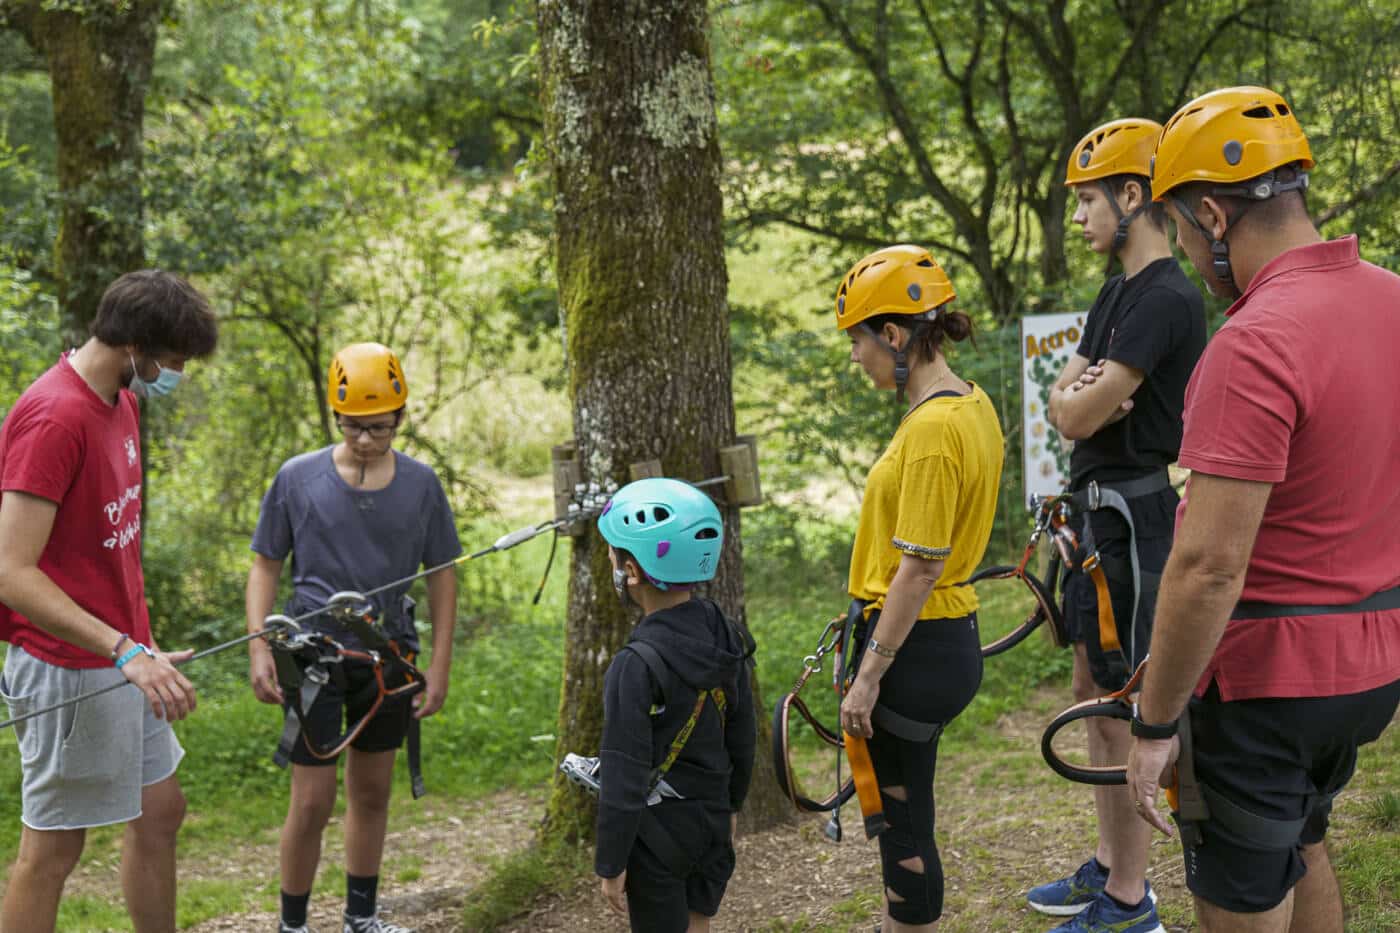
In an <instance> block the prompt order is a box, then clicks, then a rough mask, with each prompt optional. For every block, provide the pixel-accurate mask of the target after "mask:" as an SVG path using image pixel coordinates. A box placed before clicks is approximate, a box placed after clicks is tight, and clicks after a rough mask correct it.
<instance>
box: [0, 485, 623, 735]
mask: <svg viewBox="0 0 1400 933" xmlns="http://www.w3.org/2000/svg"><path fill="white" fill-rule="evenodd" d="M614 491H615V488H614V486H613V485H612V484H611V483H609V484H607V485H606V486H601V487H600V486H599V485H598V484H596V483H590V484H588V485H587V486H585V485H583V484H579V485H578V486H576V487H575V490H574V501H572V502H570V503H569V506H568V511H567V513H566V514H565V515H564V516H563V517H561V518H556V519H553V520H551V521H547V522H540V523H539V524H536V525H526V526H524V527H523V528H517V529H516V530H515V531H511V532H508V533H507V534H504V535H501V537H499V538H497V539H496V541H495V543H494V544H492V545H491V546H490V547H486V548H482V549H481V550H479V551H475V552H473V553H470V554H463V555H461V556H460V557H455V558H453V559H452V560H449V561H444V562H443V563H440V564H438V565H436V566H433V567H429V568H427V569H426V570H420V571H418V572H417V573H412V574H409V575H408V576H406V577H402V578H400V579H398V580H393V581H390V582H389V583H385V584H383V585H381V586H377V587H375V588H373V589H370V590H366V591H364V592H363V593H354V594H350V595H354V596H356V597H358V598H359V599H360V600H361V601H362V602H364V603H367V602H368V600H369V598H370V597H372V596H377V595H378V594H380V593H383V592H385V591H388V590H392V589H395V588H399V587H406V586H408V585H409V584H411V583H413V582H414V581H416V580H421V579H423V578H424V577H428V576H431V575H432V574H435V573H437V572H439V571H441V570H446V569H448V568H450V567H456V566H457V565H458V564H465V563H466V562H468V561H472V560H476V559H478V558H481V557H485V556H486V555H488V554H494V553H496V552H497V551H505V550H509V549H510V548H513V547H515V546H516V545H519V544H524V543H525V542H526V541H529V540H531V539H533V538H535V537H538V536H539V535H542V534H544V533H545V532H549V531H560V530H563V529H566V528H568V527H569V526H571V525H573V524H575V523H578V522H585V521H589V520H591V519H594V518H597V517H598V515H600V514H601V513H602V511H603V508H604V506H605V505H606V504H607V500H608V497H609V496H611V495H612V493H613V492H614ZM556 537H557V536H556ZM551 563H552V561H551ZM543 588H544V581H543V580H541V581H540V589H541V590H542V589H543ZM338 595H343V594H338ZM333 599H334V597H333ZM339 611H344V606H343V605H340V604H333V603H331V602H328V603H327V604H326V605H324V606H320V607H317V608H315V609H311V610H309V611H307V612H303V613H301V614H299V615H295V616H291V617H288V616H285V615H270V616H268V617H267V620H265V621H264V626H263V628H262V629H260V630H258V631H256V632H249V633H248V634H246V635H240V636H239V637H238V638H233V639H230V640H229V641H226V642H223V643H221V644H218V645H214V646H213V647H211V648H205V649H204V650H202V651H198V652H196V653H195V654H193V655H191V656H190V657H189V658H187V659H186V660H184V661H182V662H180V666H181V667H184V666H186V665H188V664H192V663H194V662H195V661H199V660H201V659H203V658H207V657H209V656H211V655H215V654H219V653H221V652H224V651H228V650H229V649H230V648H236V647H238V646H239V645H243V644H246V643H248V642H250V641H252V640H253V639H255V638H266V639H271V638H273V637H274V636H275V635H277V634H278V633H290V635H296V634H297V630H299V629H300V628H301V626H302V625H303V623H305V622H307V621H309V620H311V619H314V618H316V617H318V616H322V615H328V614H331V613H332V612H339ZM269 623H271V624H269ZM420 676H421V675H420ZM129 683H131V682H130V681H127V680H122V681H118V682H117V683H114V684H109V685H107V686H106V687H102V688H99V689H97V690H92V691H89V692H88V693H84V694H80V695H79V696H76V697H73V698H71V699H68V700H64V701H63V702H61V703H54V704H52V705H51V706H45V707H43V708H42V709H36V710H30V711H29V712H27V713H25V714H24V715H22V716H15V717H13V718H10V719H7V720H5V721H4V722H0V729H6V728H9V727H10V726H14V725H16V724H18V723H21V722H25V721H26V720H29V719H34V718H36V717H38V716H43V715H45V714H46V713H52V712H54V711H56V710H59V709H62V708H64V707H65V706H72V705H74V704H76V703H82V702H84V701H86V700H91V699H92V698H94V697H98V696H101V695H103V694H105V693H110V692H111V691H113V690H119V689H121V688H122V687H125V686H127V685H128V684H129Z"/></svg>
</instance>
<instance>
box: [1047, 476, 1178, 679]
mask: <svg viewBox="0 0 1400 933" xmlns="http://www.w3.org/2000/svg"><path fill="white" fill-rule="evenodd" d="M1170 488H1171V481H1170V479H1169V478H1168V477H1167V471H1166V470H1159V471H1157V472H1156V473H1151V474H1149V475H1147V476H1144V477H1140V478H1138V479H1134V480H1127V481H1125V482H1104V483H1101V482H1098V481H1095V480H1091V481H1090V482H1089V483H1088V485H1086V486H1085V487H1084V488H1083V489H1080V490H1078V491H1077V492H1073V493H1070V494H1069V496H1068V497H1067V498H1068V500H1069V504H1070V506H1071V507H1072V508H1073V509H1074V510H1075V511H1077V512H1085V513H1087V512H1097V511H1099V510H1101V509H1107V510H1110V511H1113V512H1116V513H1117V514H1118V516H1119V517H1120V518H1122V519H1123V522H1124V523H1125V524H1126V525H1127V526H1128V558H1129V566H1130V568H1131V570H1132V581H1133V610H1132V615H1131V616H1129V618H1128V645H1127V646H1126V648H1125V647H1124V645H1123V644H1122V642H1121V640H1120V639H1119V636H1118V626H1117V625H1116V624H1115V620H1114V617H1113V602H1112V599H1111V597H1110V594H1109V590H1108V577H1107V575H1106V573H1105V570H1104V568H1103V561H1102V558H1101V557H1100V555H1099V551H1098V548H1096V547H1095V545H1094V535H1093V531H1092V529H1091V527H1090V524H1089V522H1088V521H1087V520H1086V521H1085V523H1084V540H1083V541H1082V542H1081V544H1082V553H1083V554H1085V555H1086V556H1085V557H1084V560H1083V562H1082V563H1081V564H1080V566H1079V569H1080V570H1082V571H1083V572H1084V573H1085V574H1087V575H1088V576H1089V578H1090V579H1091V580H1092V581H1093V583H1094V589H1095V591H1096V593H1097V595H1098V599H1097V602H1098V613H1099V646H1100V647H1101V648H1102V649H1103V650H1104V653H1105V654H1108V653H1109V652H1117V653H1118V655H1119V656H1120V657H1121V658H1122V660H1123V667H1124V671H1123V673H1125V674H1126V673H1127V671H1128V669H1129V667H1130V665H1131V664H1132V659H1133V658H1134V657H1136V655H1137V644H1136V640H1137V618H1138V612H1139V611H1140V608H1141V606H1142V603H1143V598H1144V597H1145V596H1147V595H1149V594H1150V595H1152V596H1155V595H1156V593H1157V588H1158V586H1159V585H1160V584H1161V581H1162V577H1161V574H1157V573H1144V572H1143V570H1142V568H1141V566H1139V564H1138V544H1137V528H1136V526H1135V525H1134V524H1133V516H1132V512H1131V511H1129V509H1128V500H1130V499H1140V498H1142V497H1144V496H1150V495H1152V494H1154V493H1158V492H1161V491H1163V490H1165V489H1170ZM1086 518H1087V516H1086ZM1066 566H1072V565H1070V564H1066Z"/></svg>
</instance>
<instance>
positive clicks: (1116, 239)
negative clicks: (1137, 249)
mask: <svg viewBox="0 0 1400 933" xmlns="http://www.w3.org/2000/svg"><path fill="white" fill-rule="evenodd" d="M1099 187H1100V188H1102V189H1103V193H1104V197H1106V198H1108V204H1109V206H1110V207H1112V208H1113V214H1114V216H1115V217H1117V218H1118V228H1117V229H1116V230H1114V231H1113V242H1112V243H1111V244H1110V245H1109V247H1108V262H1107V264H1106V265H1105V266H1104V270H1103V277H1104V278H1108V277H1109V276H1110V275H1112V274H1113V257H1115V256H1117V255H1118V253H1119V252H1120V251H1121V250H1122V249H1123V247H1125V246H1127V245H1128V228H1129V227H1131V226H1132V225H1133V221H1134V220H1137V218H1138V215H1139V214H1141V213H1142V212H1143V211H1145V210H1147V209H1148V208H1149V207H1151V206H1152V201H1151V199H1150V198H1144V199H1143V202H1142V203H1141V204H1139V205H1138V206H1137V207H1135V208H1133V209H1132V210H1131V211H1129V212H1128V213H1126V214H1125V213H1123V208H1121V207H1119V206H1118V198H1117V196H1115V195H1114V193H1113V186H1112V185H1110V184H1109V183H1108V181H1107V179H1103V178H1100V179H1099Z"/></svg>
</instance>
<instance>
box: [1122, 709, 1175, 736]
mask: <svg viewBox="0 0 1400 933" xmlns="http://www.w3.org/2000/svg"><path fill="white" fill-rule="evenodd" d="M1176 727H1177V721H1176V720H1175V719H1173V720H1172V721H1171V722H1164V723H1150V722H1143V721H1142V717H1141V716H1139V715H1138V705H1137V704H1136V703H1134V704H1133V721H1132V723H1131V724H1130V725H1129V726H1128V731H1129V732H1131V733H1132V734H1133V735H1135V736H1137V737H1138V738H1140V739H1169V738H1171V737H1172V736H1174V735H1176Z"/></svg>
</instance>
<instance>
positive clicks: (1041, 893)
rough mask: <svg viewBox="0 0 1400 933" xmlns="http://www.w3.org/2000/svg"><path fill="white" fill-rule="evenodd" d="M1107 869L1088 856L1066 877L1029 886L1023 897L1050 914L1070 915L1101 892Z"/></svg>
mask: <svg viewBox="0 0 1400 933" xmlns="http://www.w3.org/2000/svg"><path fill="white" fill-rule="evenodd" d="M1106 884H1108V872H1107V871H1105V870H1104V868H1103V866H1101V865H1100V864H1099V861H1098V859H1094V858H1091V859H1089V861H1087V862H1085V863H1084V864H1083V865H1080V866H1079V870H1078V871H1076V872H1075V873H1074V874H1073V875H1070V876H1069V877H1068V878H1061V879H1060V880H1059V881H1051V882H1050V883H1049V884H1042V885H1040V886H1039V887H1036V888H1031V890H1030V892H1029V893H1028V894H1026V900H1027V902H1029V903H1030V905H1031V906H1032V907H1034V908H1035V909H1036V910H1038V911H1040V912H1041V913H1043V914H1049V915H1050V916H1052V917H1070V916H1073V915H1074V914H1077V913H1079V912H1080V911H1081V910H1084V909H1085V908H1087V907H1088V906H1089V905H1090V904H1092V903H1093V902H1094V899H1095V898H1097V897H1098V896H1099V895H1100V894H1102V893H1103V889H1104V885H1106Z"/></svg>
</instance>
